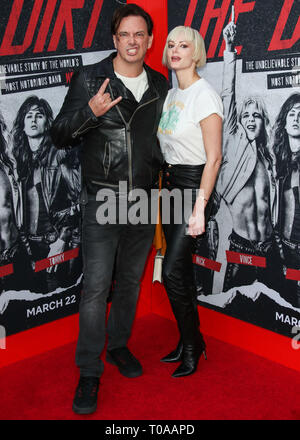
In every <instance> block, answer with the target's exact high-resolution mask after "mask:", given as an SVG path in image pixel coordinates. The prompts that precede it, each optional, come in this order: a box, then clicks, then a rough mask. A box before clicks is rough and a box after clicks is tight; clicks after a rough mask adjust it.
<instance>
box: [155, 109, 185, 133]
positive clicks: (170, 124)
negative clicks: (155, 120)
mask: <svg viewBox="0 0 300 440" xmlns="http://www.w3.org/2000/svg"><path fill="white" fill-rule="evenodd" d="M183 109H184V104H183V102H180V101H175V102H174V101H172V102H171V103H170V104H169V105H168V108H167V110H166V111H164V112H163V113H162V115H161V119H160V123H159V127H158V131H159V133H162V134H173V133H174V131H175V130H176V127H177V124H178V122H179V115H180V111H182V110H183Z"/></svg>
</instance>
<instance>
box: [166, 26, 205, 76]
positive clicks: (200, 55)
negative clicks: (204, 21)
mask: <svg viewBox="0 0 300 440" xmlns="http://www.w3.org/2000/svg"><path fill="white" fill-rule="evenodd" d="M180 33H183V34H184V36H185V40H186V41H191V42H192V43H193V45H194V55H193V60H194V61H195V62H196V67H203V66H205V64H206V50H205V44H204V40H203V38H202V37H201V35H200V34H199V32H198V31H196V29H193V28H191V27H189V26H177V27H175V28H174V29H172V30H171V32H170V33H169V35H168V36H167V41H166V44H165V47H164V51H163V57H162V63H163V65H164V66H166V67H168V68H169V65H168V60H167V49H168V43H169V41H170V40H174V39H176V37H177V36H178V35H179V34H180Z"/></svg>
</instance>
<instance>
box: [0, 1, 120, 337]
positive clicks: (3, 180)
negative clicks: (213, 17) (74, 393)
mask: <svg viewBox="0 0 300 440" xmlns="http://www.w3.org/2000/svg"><path fill="white" fill-rule="evenodd" d="M0 4H1V6H2V8H1V10H2V18H1V20H2V23H4V22H5V26H4V27H3V26H2V27H1V31H0V32H1V33H0V39H1V40H0V87H1V100H0V129H1V132H0V237H1V241H0V324H1V325H2V326H4V327H5V330H6V334H7V335H10V334H14V333H16V332H19V331H22V330H25V329H28V328H31V327H34V326H37V325H40V324H42V323H45V322H49V321H53V320H55V319H58V318H60V317H64V316H68V315H70V314H73V313H76V312H77V311H78V304H79V296H80V290H81V282H82V262H81V251H80V239H81V237H80V236H81V234H80V221H81V213H80V191H81V172H80V145H75V146H71V145H70V146H69V147H67V148H63V149H57V148H56V147H55V146H54V145H53V144H52V141H51V137H50V133H49V132H50V128H51V124H52V122H53V120H54V118H55V116H56V115H57V113H58V111H59V109H60V107H61V106H62V103H63V100H64V97H65V95H66V93H67V88H68V85H69V82H70V79H71V76H72V74H73V72H74V70H76V69H79V68H80V67H81V66H83V65H87V64H91V63H94V62H97V61H101V60H102V59H103V58H104V57H105V56H107V55H108V53H110V52H111V51H112V49H113V42H112V39H111V36H110V29H109V24H110V21H111V17H112V14H113V11H114V9H115V8H116V7H118V6H119V3H118V2H116V1H111V0H87V1H85V2H81V3H80V4H81V6H79V3H78V2H69V1H64V0H58V1H54V2H53V1H51V2H50V1H44V2H43V1H42V2H36V1H30V0H29V1H26V2H19V1H17V0H14V1H12V2H10V4H9V7H8V4H7V3H6V2H5V1H4V0H1V1H0Z"/></svg>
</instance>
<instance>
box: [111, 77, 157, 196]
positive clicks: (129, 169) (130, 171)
mask: <svg viewBox="0 0 300 440" xmlns="http://www.w3.org/2000/svg"><path fill="white" fill-rule="evenodd" d="M108 87H109V90H110V93H111V96H112V98H113V99H115V97H114V94H113V91H112V88H111V85H110V84H108ZM158 99H159V96H156V97H155V98H153V99H151V100H150V101H148V102H145V103H144V104H142V105H140V106H138V107H137V108H136V109H135V111H134V112H133V114H132V116H131V118H130V120H129V122H126V121H125V119H124V118H123V115H122V113H121V111H120V109H119V106H118V104H117V105H116V109H117V111H118V113H119V116H120V118H121V119H122V121H123V123H124V125H125V131H126V142H127V150H128V180H129V192H130V191H131V190H132V189H133V184H132V149H131V135H130V130H131V128H130V124H131V122H132V119H133V117H134V115H135V114H136V112H137V111H138V110H139V109H141V108H142V107H144V106H146V105H148V104H151V103H152V102H153V101H157V100H158Z"/></svg>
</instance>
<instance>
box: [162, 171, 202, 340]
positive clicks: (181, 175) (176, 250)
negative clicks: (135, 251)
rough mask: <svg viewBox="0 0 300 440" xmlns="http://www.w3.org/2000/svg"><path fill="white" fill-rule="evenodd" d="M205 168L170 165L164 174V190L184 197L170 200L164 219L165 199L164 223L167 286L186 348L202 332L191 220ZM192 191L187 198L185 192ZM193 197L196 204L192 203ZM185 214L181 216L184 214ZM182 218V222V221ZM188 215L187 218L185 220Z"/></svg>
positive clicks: (164, 277) (164, 263) (164, 276)
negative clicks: (189, 228)
mask: <svg viewBox="0 0 300 440" xmlns="http://www.w3.org/2000/svg"><path fill="white" fill-rule="evenodd" d="M203 168H204V165H199V166H198V165H197V166H190V165H169V164H165V166H164V171H163V184H162V186H163V189H164V191H166V192H168V191H169V192H170V191H172V190H174V189H176V190H177V194H179V193H180V194H181V196H182V201H181V204H180V203H179V199H180V197H178V198H177V199H176V198H172V197H171V198H170V218H167V219H166V218H164V212H166V211H167V209H166V207H165V206H164V203H166V199H164V197H163V196H162V199H161V200H162V206H161V212H162V223H163V230H164V234H165V237H166V243H167V249H166V254H165V257H164V262H163V282H164V286H165V289H166V291H167V295H168V298H169V301H170V304H171V307H172V311H173V313H174V316H175V318H176V321H177V325H178V329H179V333H180V337H181V339H182V340H183V343H184V344H194V343H195V340H196V338H197V333H198V331H199V330H198V328H199V316H198V309H197V293H196V287H195V279H194V272H193V259H192V256H193V253H194V250H195V241H196V240H195V239H194V238H193V237H191V236H190V235H188V234H187V226H188V217H189V215H190V214H191V213H192V209H193V206H194V204H195V200H196V195H197V194H196V190H197V189H199V186H200V180H201V176H202V172H203ZM187 189H188V190H190V192H189V193H188V195H186V196H185V192H184V190H187ZM190 194H192V202H190ZM180 211H181V212H180ZM180 214H181V217H182V221H181V222H179V221H180ZM184 214H185V216H184Z"/></svg>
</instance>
